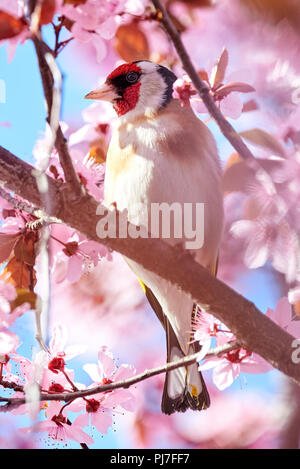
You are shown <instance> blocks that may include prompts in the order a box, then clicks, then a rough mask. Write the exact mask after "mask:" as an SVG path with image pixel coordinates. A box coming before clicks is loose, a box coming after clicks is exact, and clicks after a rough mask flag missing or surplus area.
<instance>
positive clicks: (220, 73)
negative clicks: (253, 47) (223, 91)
mask: <svg viewBox="0 0 300 469" xmlns="http://www.w3.org/2000/svg"><path fill="white" fill-rule="evenodd" d="M228 60H229V55H228V51H227V49H226V48H225V47H224V49H223V51H222V53H221V55H220V57H219V59H218V61H217V63H216V65H215V66H214V67H213V69H212V72H211V75H210V84H211V87H212V88H216V87H217V86H219V85H221V83H223V81H224V78H225V73H226V69H227V65H228Z"/></svg>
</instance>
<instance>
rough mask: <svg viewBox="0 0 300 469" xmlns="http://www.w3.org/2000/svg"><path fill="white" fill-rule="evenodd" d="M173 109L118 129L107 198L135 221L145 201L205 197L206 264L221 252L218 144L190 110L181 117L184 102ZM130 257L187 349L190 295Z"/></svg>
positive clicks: (201, 255)
mask: <svg viewBox="0 0 300 469" xmlns="http://www.w3.org/2000/svg"><path fill="white" fill-rule="evenodd" d="M175 106H176V105H175ZM175 111H176V112H175V113H174V111H173V109H171V110H169V111H168V110H166V111H165V112H163V113H161V115H160V116H158V117H156V119H151V120H150V119H148V120H146V119H145V120H139V121H137V122H135V123H134V122H130V123H128V122H125V123H122V124H121V125H120V126H119V128H118V129H116V130H115V132H114V135H113V137H112V141H111V144H110V147H109V151H108V157H107V169H106V176H105V203H106V204H107V205H110V204H112V203H116V204H117V208H118V209H119V210H124V209H127V210H128V219H129V221H130V222H131V223H133V224H136V225H142V224H144V223H145V212H143V211H142V210H141V207H142V206H146V207H148V209H149V211H148V214H149V213H150V206H151V204H152V203H162V202H166V203H168V204H172V203H174V202H179V203H180V204H184V203H187V202H190V203H194V204H195V203H199V202H202V203H204V204H205V206H204V207H205V208H204V217H205V218H204V222H205V231H204V245H203V247H202V248H201V249H199V250H197V252H196V259H197V261H198V262H199V263H201V264H202V265H204V266H207V267H208V266H210V265H212V264H213V263H214V261H215V258H216V256H217V251H218V246H219V242H220V236H221V231H222V221H223V208H222V191H221V184H220V179H221V171H220V165H219V161H218V156H217V149H216V146H215V143H214V139H213V137H212V136H211V134H210V132H209V131H208V129H207V128H206V126H205V125H204V124H203V123H202V122H201V121H199V120H198V119H197V118H196V117H195V116H194V115H193V113H192V111H190V110H183V111H182V114H180V115H179V118H178V112H179V111H181V108H179V109H178V108H175ZM173 228H174V227H173ZM175 228H176V227H175ZM182 240H183V241H184V240H185V238H184V233H183V238H182ZM166 241H168V242H170V243H171V244H174V243H178V242H179V241H180V240H179V239H175V238H174V237H171V239H169V240H166ZM128 262H129V264H130V265H131V267H132V268H133V270H134V271H135V272H136V274H137V275H138V276H139V277H140V278H142V280H143V281H144V282H145V283H146V285H148V286H149V287H150V288H151V289H152V291H153V293H154V294H155V295H156V296H157V298H158V300H159V301H160V303H161V305H162V306H163V309H164V311H165V314H167V315H168V316H170V317H169V319H170V321H171V324H172V326H173V328H174V329H175V332H176V331H177V332H178V335H179V336H180V337H181V345H182V347H183V350H184V351H186V352H187V347H188V346H187V342H188V339H189V334H188V331H189V330H190V314H191V308H192V303H191V300H187V299H186V298H185V297H184V296H183V295H182V294H181V293H179V292H178V291H177V290H176V289H175V288H174V287H172V286H170V285H169V284H168V283H167V282H165V281H162V280H161V279H159V278H158V277H157V276H155V275H153V274H152V273H150V272H147V271H145V270H144V269H142V268H141V267H140V266H138V265H136V264H134V263H132V262H131V261H128ZM185 309H186V311H185Z"/></svg>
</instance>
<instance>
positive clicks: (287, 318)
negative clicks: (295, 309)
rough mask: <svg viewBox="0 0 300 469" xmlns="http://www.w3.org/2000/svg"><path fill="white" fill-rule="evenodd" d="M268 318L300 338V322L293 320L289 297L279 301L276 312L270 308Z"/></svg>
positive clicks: (267, 313)
mask: <svg viewBox="0 0 300 469" xmlns="http://www.w3.org/2000/svg"><path fill="white" fill-rule="evenodd" d="M266 316H268V317H269V318H270V319H272V321H274V322H275V323H276V324H278V326H280V327H281V328H282V329H284V330H286V331H287V332H289V333H290V334H291V335H293V336H295V337H296V338H300V321H298V320H292V318H293V314H292V306H291V304H290V302H289V300H288V298H287V297H283V298H280V300H278V303H277V306H276V309H275V310H272V309H271V308H268V309H267V312H266Z"/></svg>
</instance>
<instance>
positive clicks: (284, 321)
mask: <svg viewBox="0 0 300 469" xmlns="http://www.w3.org/2000/svg"><path fill="white" fill-rule="evenodd" d="M266 315H267V316H268V317H269V318H270V319H272V320H273V321H274V322H275V323H276V324H277V325H278V326H280V327H281V328H282V329H284V330H286V331H287V332H289V333H290V334H291V335H294V336H295V337H300V321H295V320H292V306H291V304H290V303H289V301H288V299H287V298H286V297H283V298H281V299H280V300H279V301H278V303H277V306H276V309H275V310H274V311H273V310H272V309H270V308H268V310H267V312H266ZM193 326H194V339H195V340H196V341H199V344H200V345H201V346H202V348H205V349H206V350H207V349H208V346H207V344H209V346H210V344H211V340H212V338H215V339H216V346H217V347H219V346H222V345H225V344H230V342H233V341H234V340H235V339H236V337H235V336H234V335H233V334H232V333H231V332H230V331H228V329H226V326H224V325H223V324H221V323H220V322H219V321H217V320H216V319H215V318H214V317H213V316H212V315H211V314H208V313H206V312H204V311H198V314H197V316H196V318H195V321H194V325H193ZM200 361H201V360H200ZM210 369H213V382H214V384H215V385H216V386H217V388H218V389H219V390H221V391H222V390H224V389H226V388H227V387H229V386H231V384H232V383H233V381H234V380H235V379H236V378H238V377H239V376H240V374H241V373H251V374H252V373H254V374H256V373H266V372H267V371H269V370H271V369H272V367H271V365H270V364H269V363H267V362H266V361H265V360H264V359H262V358H261V357H260V356H259V355H257V354H255V353H252V352H251V351H249V350H247V349H245V348H243V347H237V348H234V349H233V350H230V351H228V352H225V353H224V354H223V355H221V356H215V357H209V358H206V359H205V360H204V362H203V363H200V366H199V370H202V371H203V370H210Z"/></svg>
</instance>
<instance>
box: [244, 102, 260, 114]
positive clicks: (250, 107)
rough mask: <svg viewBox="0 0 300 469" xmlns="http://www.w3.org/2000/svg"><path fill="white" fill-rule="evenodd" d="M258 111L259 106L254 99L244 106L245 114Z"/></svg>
mask: <svg viewBox="0 0 300 469" xmlns="http://www.w3.org/2000/svg"><path fill="white" fill-rule="evenodd" d="M257 109H258V104H257V102H256V101H255V100H254V99H250V100H249V101H247V102H246V103H244V106H243V112H250V111H256V110H257Z"/></svg>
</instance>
